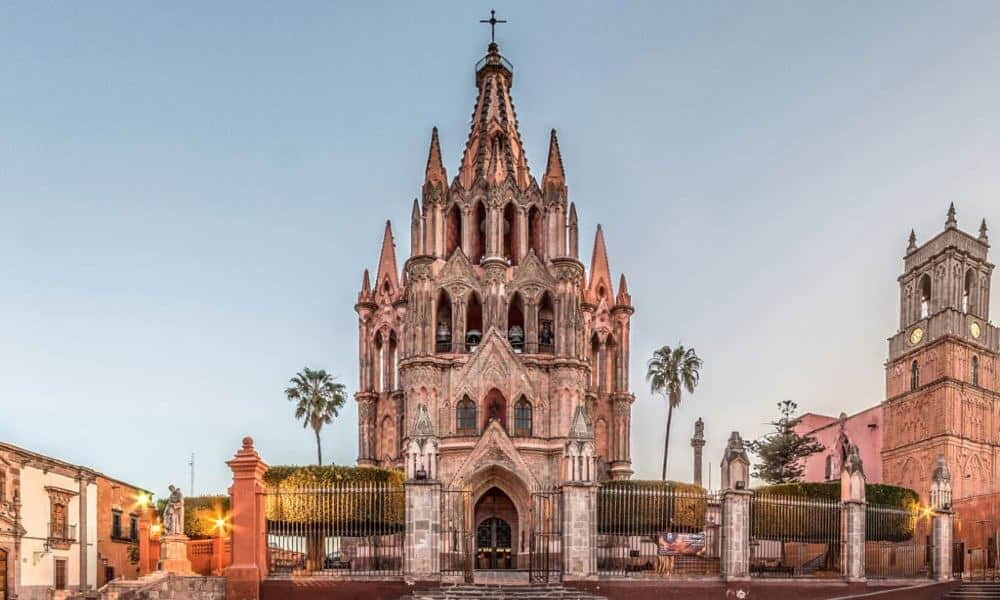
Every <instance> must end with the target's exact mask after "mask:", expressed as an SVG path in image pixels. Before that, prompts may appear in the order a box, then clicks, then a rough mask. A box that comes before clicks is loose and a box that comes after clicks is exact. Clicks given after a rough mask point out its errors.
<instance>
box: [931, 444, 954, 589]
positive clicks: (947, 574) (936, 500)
mask: <svg viewBox="0 0 1000 600" xmlns="http://www.w3.org/2000/svg"><path fill="white" fill-rule="evenodd" d="M931 507H933V509H934V513H933V516H932V517H931V574H932V576H933V577H934V579H936V580H937V581H950V580H951V578H952V574H951V569H952V565H951V550H952V549H951V544H952V522H951V521H952V512H951V471H950V470H949V469H948V461H946V460H945V458H944V455H943V454H939V455H938V457H937V461H936V462H935V464H934V471H933V473H932V474H931Z"/></svg>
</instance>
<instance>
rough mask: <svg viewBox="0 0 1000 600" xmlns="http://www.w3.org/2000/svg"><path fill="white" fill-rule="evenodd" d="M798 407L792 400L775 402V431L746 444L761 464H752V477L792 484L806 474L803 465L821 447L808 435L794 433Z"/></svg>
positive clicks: (771, 482)
mask: <svg viewBox="0 0 1000 600" xmlns="http://www.w3.org/2000/svg"><path fill="white" fill-rule="evenodd" d="M798 408H799V405H798V404H796V403H794V402H792V401H791V400H785V401H783V402H779V403H778V414H779V415H780V416H779V418H778V420H777V421H772V422H771V425H772V426H773V427H774V431H772V432H771V433H768V434H767V435H765V436H763V437H761V438H760V439H758V440H755V441H752V442H748V443H747V447H748V448H749V449H750V451H751V452H753V453H754V454H756V455H757V457H758V458H759V459H760V462H759V463H757V464H756V465H754V468H753V476H754V477H757V478H758V479H763V480H764V481H766V482H767V483H770V484H775V483H795V482H797V481H801V480H802V476H803V475H804V474H805V470H806V467H805V462H804V461H803V460H802V459H804V458H806V457H807V456H809V455H810V454H815V453H816V452H822V451H823V449H824V446H823V444H821V443H819V442H818V441H816V438H814V437H812V436H811V435H799V434H798V432H796V431H795V426H796V425H798V423H799V421H800V420H801V417H796V416H795V413H796V412H797V411H798Z"/></svg>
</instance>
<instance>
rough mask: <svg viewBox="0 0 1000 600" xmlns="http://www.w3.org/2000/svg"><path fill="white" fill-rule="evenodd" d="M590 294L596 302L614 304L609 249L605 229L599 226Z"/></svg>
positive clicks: (595, 238) (591, 272) (593, 256)
mask: <svg viewBox="0 0 1000 600" xmlns="http://www.w3.org/2000/svg"><path fill="white" fill-rule="evenodd" d="M588 288H589V290H588V291H589V292H590V293H589V296H590V299H591V301H592V302H593V303H594V304H598V303H600V301H601V300H602V299H604V300H606V301H607V303H608V305H609V306H610V305H612V304H614V297H615V293H614V290H612V289H611V268H610V267H609V265H608V249H607V247H606V246H605V245H604V230H603V229H602V228H601V226H600V225H598V226H597V234H596V235H595V236H594V252H593V254H592V255H591V258H590V285H589V286H588Z"/></svg>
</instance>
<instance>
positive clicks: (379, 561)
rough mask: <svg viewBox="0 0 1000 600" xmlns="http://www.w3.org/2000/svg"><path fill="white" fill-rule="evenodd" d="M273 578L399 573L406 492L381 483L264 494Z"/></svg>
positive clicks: (335, 485)
mask: <svg viewBox="0 0 1000 600" xmlns="http://www.w3.org/2000/svg"><path fill="white" fill-rule="evenodd" d="M265 510H266V515H267V549H268V562H269V571H270V573H271V575H275V576H287V575H295V576H316V575H325V576H350V575H365V576H391V575H402V573H403V538H404V529H405V525H404V516H405V510H406V509H405V494H404V492H403V489H402V488H400V487H398V486H392V485H389V484H386V483H381V482H373V483H357V482H351V483H347V484H343V485H341V484H332V485H328V486H321V487H312V488H289V489H284V488H278V489H273V490H268V491H267V493H266V496H265Z"/></svg>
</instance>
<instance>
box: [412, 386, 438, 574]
mask: <svg viewBox="0 0 1000 600" xmlns="http://www.w3.org/2000/svg"><path fill="white" fill-rule="evenodd" d="M405 448H406V482H405V483H404V484H403V487H404V489H405V490H406V537H405V538H404V542H403V545H404V549H403V550H404V558H403V573H404V574H405V576H406V578H407V580H410V581H413V580H430V579H439V578H440V577H441V566H440V564H439V563H440V553H439V551H438V542H439V538H440V533H441V482H440V481H439V480H438V462H439V456H438V438H437V434H436V430H435V428H434V425H433V423H432V422H431V418H430V413H429V412H428V411H427V407H426V406H425V405H423V404H419V405H417V416H416V418H415V419H414V421H413V427H412V428H411V430H410V434H409V436H408V437H407V440H406V443H405Z"/></svg>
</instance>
